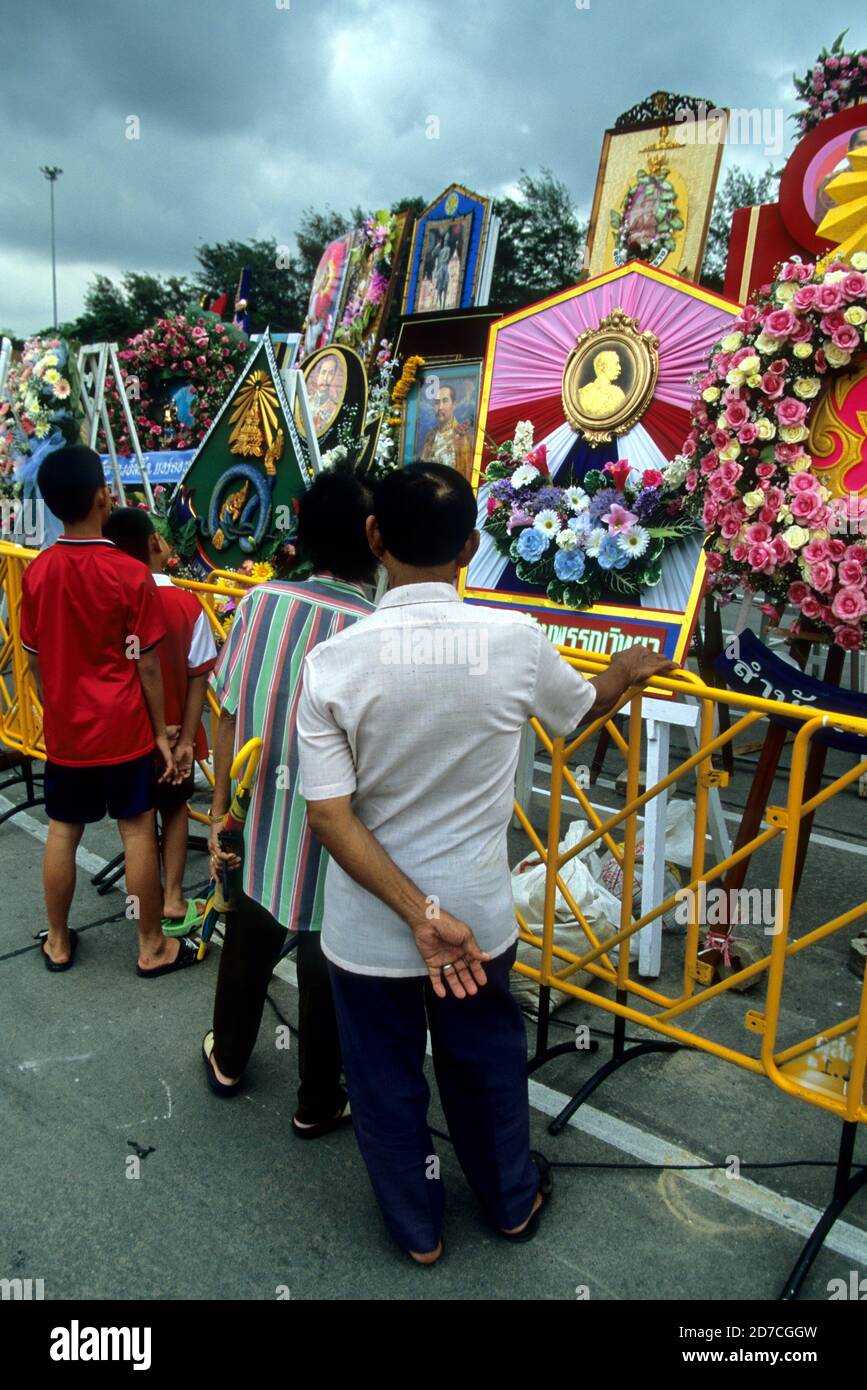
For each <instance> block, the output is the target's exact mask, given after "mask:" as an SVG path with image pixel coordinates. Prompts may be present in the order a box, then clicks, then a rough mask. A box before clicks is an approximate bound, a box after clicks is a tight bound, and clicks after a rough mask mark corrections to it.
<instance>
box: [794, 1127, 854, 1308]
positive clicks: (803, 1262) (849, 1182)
mask: <svg viewBox="0 0 867 1390" xmlns="http://www.w3.org/2000/svg"><path fill="white" fill-rule="evenodd" d="M857 1132H858V1122H857V1120H846V1121H844V1123H843V1132H842V1134H841V1135H840V1151H839V1153H838V1155H837V1172H836V1173H835V1175H834V1192H833V1196H832V1197H831V1200H830V1202H829V1203H828V1205H827V1206H826V1208H825V1210H824V1211H823V1212H822V1215H821V1216H820V1217H819V1220H818V1221H817V1222H816V1225H815V1226H814V1228H813V1230H812V1231H811V1233H810V1235H809V1237H808V1239H807V1241H806V1243H805V1245H804V1247H803V1249H802V1250H801V1253H800V1255H799V1256H798V1258H797V1260H796V1261H795V1263H794V1265H793V1267H792V1272H791V1274H790V1275H789V1277H788V1279H787V1280H786V1282H785V1284H784V1285H783V1291H782V1293H781V1294H780V1302H781V1303H790V1302H792V1301H793V1300H794V1299H796V1298H797V1297H798V1294H799V1293H800V1292H801V1286H802V1284H803V1282H804V1280H805V1279H806V1277H807V1275H808V1274H809V1272H810V1266H811V1265H812V1263H813V1261H814V1260H815V1258H816V1256H817V1255H818V1253H819V1251H820V1250H821V1248H822V1246H823V1244H824V1242H825V1237H826V1236H827V1234H828V1232H829V1231H830V1229H831V1227H832V1226H833V1225H834V1222H835V1221H836V1220H837V1218H838V1216H842V1214H843V1212H844V1211H845V1209H846V1207H847V1206H848V1205H849V1203H850V1202H851V1200H852V1198H853V1197H854V1196H855V1194H856V1192H860V1190H861V1188H862V1187H863V1186H864V1185H865V1183H867V1168H861V1169H860V1170H859V1171H858V1172H856V1173H853V1172H852V1159H853V1156H854V1153H855V1137H856V1135H857Z"/></svg>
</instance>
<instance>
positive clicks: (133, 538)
mask: <svg viewBox="0 0 867 1390" xmlns="http://www.w3.org/2000/svg"><path fill="white" fill-rule="evenodd" d="M102 533H103V535H104V536H107V537H108V538H109V540H112V541H114V543H115V545H116V546H117V547H118V549H119V550H122V551H124V553H125V554H126V555H131V556H132V558H133V559H134V560H139V561H140V562H141V563H142V564H144V565H147V566H148V568H149V569H150V571H151V573H152V575H153V581H154V584H155V585H156V586H157V595H158V597H159V600H160V606H161V609H162V615H163V621H164V623H165V626H166V635H165V637H164V638H163V640H162V642H160V644H159V647H158V649H157V650H158V652H159V659H160V668H161V670H162V675H163V691H164V693H165V710H166V727H167V729H168V735H169V741H170V742H173V750H172V751H173V754H174V760H175V766H176V768H177V770H178V773H179V774H180V776H181V778H182V780H181V781H180V782H179V783H175V784H172V783H162V784H158V785H157V789H156V806H157V811H158V812H159V816H160V821H161V823H162V853H163V872H164V877H165V888H164V892H163V931H164V932H165V933H166V935H177V934H178V933H179V932H180V934H183V932H184V931H185V930H187V929H188V928H191V927H193V926H195V925H196V923H197V922H198V921H199V920H200V918H201V910H202V907H203V906H204V904H197V903H196V902H195V901H191V902H188V901H187V899H186V898H185V897H184V886H183V885H184V870H185V868H186V863H187V802H188V801H189V799H190V797H191V796H192V795H193V790H194V787H195V772H194V767H193V764H194V761H201V760H203V759H205V758H207V756H208V740H207V737H206V736H205V730H204V728H203V727H202V710H203V708H204V704H205V693H206V690H207V684H208V676H209V674H210V672H211V671H212V670H213V669H214V665H215V664H216V660H217V648H216V644H215V642H214V634H213V632H212V631H211V628H210V624H209V623H208V619H207V616H206V615H205V610H204V609H203V607H202V605H201V604H200V603H199V600H198V599H197V598H196V596H195V594H190V593H186V592H185V591H184V590H183V589H179V588H178V587H177V585H175V584H173V583H172V581H171V579H169V577H168V575H167V574H165V573H164V570H165V567H166V562H167V560H168V559H169V557H170V555H171V550H170V548H169V546H168V545H167V543H166V541H165V540H164V539H163V537H162V536H161V535H160V534H159V532H158V531H157V530H156V528H155V527H154V524H153V521H152V520H151V518H150V517H149V516H148V514H147V512H145V511H142V510H141V509H140V508H138V507H115V509H114V511H113V512H112V514H111V516H110V517H109V518H108V521H107V522H106V523H105V525H104V526H103V528H102Z"/></svg>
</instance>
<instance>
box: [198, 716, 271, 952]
mask: <svg viewBox="0 0 867 1390" xmlns="http://www.w3.org/2000/svg"><path fill="white" fill-rule="evenodd" d="M261 756H262V740H261V739H260V738H251V739H248V741H247V742H246V743H245V744H244V747H243V748H242V749H241V750H240V752H239V753H237V754H236V756H235V760H234V762H233V763H232V767H231V770H230V774H229V775H230V776H231V777H233V778H234V777H238V775H239V774H240V781H239V782H238V786H237V788H236V789H235V795H234V797H233V799H232V804H231V806H230V807H229V813H228V815H227V816H226V824H225V826H224V828H223V829H222V830H221V831H220V848H221V849H224V850H228V851H231V852H232V853H234V854H239V855H240V854H242V852H243V847H244V822H245V820H246V819H247V811H248V809H249V805H250V795H251V793H252V790H253V782H254V780H255V777H256V770H257V768H258V766H259V759H260V758H261ZM242 768H243V772H242V771H241V769H242ZM240 872H241V870H240V868H238V869H224V870H222V871H221V872H220V873H219V874H218V875H216V876H214V877H213V878H212V879H211V883H210V886H209V888H208V895H207V898H206V900H205V910H204V913H203V914H202V925H201V928H200V931H199V955H198V959H199V960H202V958H203V957H204V954H205V951H206V949H207V943H208V940H209V938H210V936H211V934H212V932H213V930H214V927H215V926H216V925H217V918H218V917H219V915H220V913H221V912H231V911H232V910H233V909H234V907H235V902H236V898H237V890H238V875H239V874H240Z"/></svg>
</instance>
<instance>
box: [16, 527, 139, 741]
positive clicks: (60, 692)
mask: <svg viewBox="0 0 867 1390" xmlns="http://www.w3.org/2000/svg"><path fill="white" fill-rule="evenodd" d="M165 630H166V628H165V622H164V620H163V615H162V611H161V607H160V602H159V596H158V594H157V590H156V588H155V586H154V582H153V579H152V577H151V572H150V570H149V569H147V567H146V566H145V565H143V564H141V563H140V562H139V561H138V560H133V559H132V558H131V557H130V556H129V555H124V554H123V552H122V551H120V550H118V548H117V546H116V545H113V544H112V542H111V541H108V540H100V539H97V538H96V537H94V538H93V539H87V540H72V539H70V538H68V537H66V536H61V537H60V539H59V540H57V541H55V543H54V545H52V546H49V548H48V549H47V550H43V551H42V553H41V555H37V557H36V559H35V560H34V561H33V562H32V563H31V564H30V565H28V566H27V569H26V570H25V571H24V578H23V581H22V599H21V645H22V646H23V647H24V648H25V650H26V651H30V652H35V653H36V655H37V656H38V657H39V666H40V669H41V671H42V693H43V701H44V703H43V728H44V734H45V749H46V752H47V754H48V757H49V759H50V761H51V762H53V763H60V764H61V765H62V766H64V767H92V766H97V765H99V764H107V763H124V762H129V761H130V760H131V759H133V758H140V757H143V756H144V754H146V753H150V752H151V751H152V749H153V747H154V735H153V729H152V728H151V722H150V717H149V715H148V711H147V705H146V704H145V699H144V692H143V690H142V687H141V681H140V680H139V676H138V662H137V661H136V660H135V659H134V655H133V653H134V652H136V651H138V652H145V651H147V650H148V648H149V647H153V646H154V645H155V643H157V642H159V641H160V639H161V638H162V637H163V636H164V635H165ZM130 638H136V639H137V642H136V644H133V643H131V642H130V640H129V639H130Z"/></svg>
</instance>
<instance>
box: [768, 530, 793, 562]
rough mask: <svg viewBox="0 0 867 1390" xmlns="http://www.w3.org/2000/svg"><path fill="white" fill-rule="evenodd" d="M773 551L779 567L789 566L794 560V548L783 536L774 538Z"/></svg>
mask: <svg viewBox="0 0 867 1390" xmlns="http://www.w3.org/2000/svg"><path fill="white" fill-rule="evenodd" d="M771 550H772V551H773V552H774V559H775V560H776V562H777V564H778V565H787V564H788V563H789V561H790V560H791V559H792V554H793V552H792V547H791V546H790V545H789V543H788V541H784V540H783V538H782V536H774V539H773V540H772V541H771Z"/></svg>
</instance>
